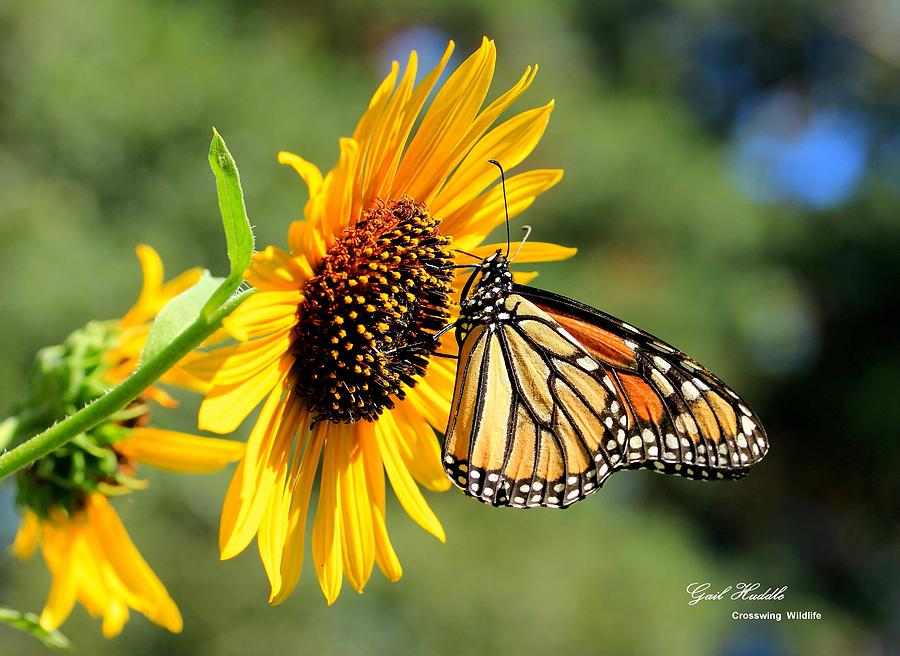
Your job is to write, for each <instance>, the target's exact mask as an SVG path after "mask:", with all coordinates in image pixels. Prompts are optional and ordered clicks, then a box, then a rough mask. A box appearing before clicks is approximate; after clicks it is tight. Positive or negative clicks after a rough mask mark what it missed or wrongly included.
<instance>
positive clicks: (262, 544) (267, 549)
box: [256, 466, 288, 590]
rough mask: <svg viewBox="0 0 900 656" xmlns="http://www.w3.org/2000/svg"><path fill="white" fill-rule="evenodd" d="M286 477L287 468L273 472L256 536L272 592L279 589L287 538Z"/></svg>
mask: <svg viewBox="0 0 900 656" xmlns="http://www.w3.org/2000/svg"><path fill="white" fill-rule="evenodd" d="M287 477H288V467H286V466H285V467H281V468H279V469H278V470H276V471H275V481H274V483H273V485H272V493H271V494H270V495H269V500H268V502H267V503H266V506H265V510H264V511H263V514H262V519H261V520H260V524H259V531H258V532H257V534H256V544H257V547H258V548H259V558H260V560H261V561H262V564H263V569H264V570H265V571H266V576H267V577H268V579H269V584H270V585H271V586H272V589H273V590H275V589H280V588H281V559H282V556H283V550H284V547H285V538H286V536H287V512H286V509H285V508H284V501H285V496H286V493H287V490H286V487H285V484H286V482H287Z"/></svg>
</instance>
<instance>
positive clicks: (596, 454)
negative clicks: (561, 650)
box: [442, 160, 769, 508]
mask: <svg viewBox="0 0 900 656" xmlns="http://www.w3.org/2000/svg"><path fill="white" fill-rule="evenodd" d="M491 163H493V164H495V165H496V166H498V168H500V173H501V184H503V185H504V195H505V179H504V176H503V169H502V167H500V165H499V163H497V162H496V161H493V160H492V162H491ZM508 222H509V221H508V218H507V233H508V230H509V228H508ZM508 249H509V246H508V239H507V252H506V254H505V255H504V254H502V253H501V251H500V250H497V252H496V253H494V254H493V255H491V256H489V257H487V258H485V259H483V260H482V261H481V263H480V264H477V265H473V266H474V271H473V272H472V274H471V276H470V277H469V278H468V280H467V281H466V284H465V286H464V287H463V290H462V293H461V297H460V316H459V319H458V320H457V321H456V322H455V324H454V327H455V329H456V340H457V343H458V346H459V366H458V368H457V376H456V386H455V389H454V394H453V401H452V404H451V411H450V419H449V422H448V425H447V430H446V432H445V439H444V446H443V454H442V455H443V462H444V469H445V471H446V473H447V475H448V476H449V477H450V479H451V480H452V481H453V483H454V484H455V485H457V486H458V487H460V488H461V489H462V490H463V491H464V492H465V493H466V494H467V495H469V496H472V497H474V498H476V499H478V500H479V501H482V502H484V503H488V504H491V505H493V506H512V507H515V508H527V507H533V506H547V507H552V508H561V507H567V506H569V505H571V504H573V503H575V502H576V501H579V500H580V499H583V498H584V497H585V496H587V495H588V494H590V493H592V492H595V491H596V490H598V489H599V488H600V487H601V486H602V485H603V483H604V482H605V481H606V479H607V478H608V477H609V476H610V475H611V474H612V473H613V472H614V471H617V470H619V469H645V468H650V469H654V470H656V471H659V472H661V473H666V474H676V475H681V476H686V477H689V478H694V479H724V478H728V479H733V478H740V477H742V476H744V475H746V474H747V473H748V471H749V469H750V468H751V467H752V466H753V465H754V464H756V463H757V462H759V461H760V460H762V458H763V457H764V456H765V454H766V452H767V451H768V448H769V447H768V440H767V438H766V434H765V431H764V430H763V428H762V424H761V422H760V420H759V418H758V417H757V416H756V415H755V414H754V412H753V411H752V410H751V409H750V407H749V406H748V405H747V403H745V402H744V401H743V400H742V399H741V398H740V397H739V396H738V395H737V394H736V393H735V392H733V391H732V390H731V389H730V388H729V387H728V386H727V385H725V383H723V382H722V381H721V380H720V379H719V378H717V377H716V376H715V375H713V374H712V373H711V372H709V371H708V370H707V369H705V368H704V367H702V366H700V365H699V364H697V363H696V362H694V361H693V360H692V359H691V358H689V357H688V356H686V355H684V354H683V353H682V352H681V351H679V350H677V349H675V348H674V347H672V346H670V345H668V344H666V343H665V342H663V341H662V340H659V339H657V338H656V337H653V336H652V335H650V334H648V333H646V332H644V331H642V330H639V329H637V328H635V327H634V326H631V325H629V324H627V323H625V322H623V321H620V320H619V319H616V318H615V317H612V316H610V315H608V314H605V313H603V312H601V311H600V310H597V309H594V308H592V307H590V306H588V305H584V304H583V303H579V302H577V301H574V300H572V299H569V298H566V297H564V296H560V295H558V294H553V293H551V292H546V291H543V290H540V289H536V288H533V287H526V286H523V285H518V284H515V283H514V282H513V279H512V275H511V274H510V272H509V262H510V258H509V250H508ZM513 257H514V256H513Z"/></svg>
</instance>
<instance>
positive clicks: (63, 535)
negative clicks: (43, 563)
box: [39, 525, 77, 631]
mask: <svg viewBox="0 0 900 656" xmlns="http://www.w3.org/2000/svg"><path fill="white" fill-rule="evenodd" d="M76 539H77V530H76V528H75V526H74V525H69V526H66V527H64V528H62V529H61V530H57V531H52V532H48V534H47V535H45V540H44V552H45V557H46V560H47V566H48V567H49V568H50V571H51V573H52V574H53V582H52V583H51V585H50V594H49V595H48V596H47V603H46V604H44V610H43V611H42V612H41V617H40V620H39V622H40V625H41V627H42V628H43V629H45V630H47V631H54V630H56V629H58V628H59V627H60V626H61V625H62V623H63V622H65V621H66V618H67V617H68V616H69V614H70V613H71V612H72V608H73V607H74V606H75V595H76V587H75V574H76V570H75V568H76V563H74V562H72V560H71V559H70V558H69V557H68V554H70V553H71V552H72V547H73V546H74V543H75V540H76ZM54 556H55V557H54Z"/></svg>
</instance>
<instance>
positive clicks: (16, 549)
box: [11, 510, 41, 560]
mask: <svg viewBox="0 0 900 656" xmlns="http://www.w3.org/2000/svg"><path fill="white" fill-rule="evenodd" d="M40 531H41V521H40V520H39V519H38V516H37V515H35V514H34V513H33V512H31V511H30V510H26V511H25V514H24V515H22V521H21V522H20V523H19V530H18V531H17V532H16V539H15V540H14V541H13V543H12V547H11V551H12V553H13V555H14V556H15V557H16V558H20V559H22V560H28V559H29V558H31V557H32V556H33V555H34V551H35V549H37V545H38V540H39V539H40Z"/></svg>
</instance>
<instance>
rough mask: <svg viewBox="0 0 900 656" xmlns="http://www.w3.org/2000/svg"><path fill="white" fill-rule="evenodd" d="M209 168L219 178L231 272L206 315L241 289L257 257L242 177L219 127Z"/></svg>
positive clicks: (214, 135) (217, 189) (214, 130)
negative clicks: (245, 274)
mask: <svg viewBox="0 0 900 656" xmlns="http://www.w3.org/2000/svg"><path fill="white" fill-rule="evenodd" d="M209 166H210V168H211V169H212V172H213V174H214V175H215V176H216V192H217V194H218V196H219V211H220V212H221V213H222V225H223V226H224V228H225V241H226V243H227V246H228V261H229V262H230V264H231V271H230V273H229V274H228V278H226V279H225V282H224V283H223V284H222V286H221V288H220V289H218V290H217V291H216V293H215V294H214V295H213V296H212V297H211V298H210V299H209V302H208V303H207V304H206V306H205V307H204V308H203V313H204V314H208V313H210V312H212V311H214V310H215V309H216V308H217V307H219V306H220V305H221V304H222V303H224V302H225V300H226V299H227V298H228V297H229V296H231V294H232V293H233V292H234V291H235V290H236V289H237V288H238V286H240V284H241V282H242V281H243V279H244V271H246V270H247V267H249V266H250V256H251V255H252V254H253V230H252V229H251V227H250V219H248V218H247V208H246V207H245V205H244V192H243V191H242V190H241V176H240V175H239V174H238V169H237V164H235V162H234V158H233V157H232V156H231V153H230V152H228V146H226V145H225V140H224V139H222V136H221V135H220V134H219V133H218V132H217V131H216V129H215V128H213V139H212V143H211V144H210V145H209Z"/></svg>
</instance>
